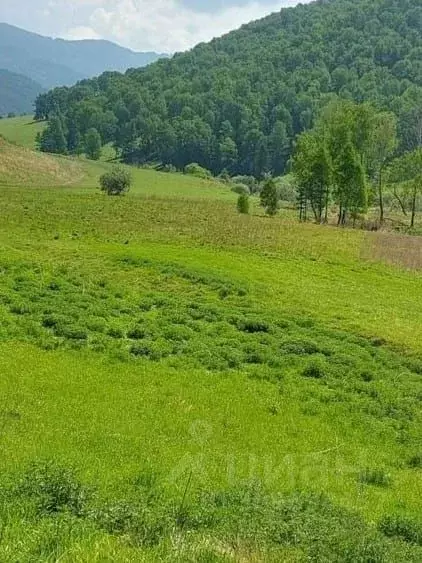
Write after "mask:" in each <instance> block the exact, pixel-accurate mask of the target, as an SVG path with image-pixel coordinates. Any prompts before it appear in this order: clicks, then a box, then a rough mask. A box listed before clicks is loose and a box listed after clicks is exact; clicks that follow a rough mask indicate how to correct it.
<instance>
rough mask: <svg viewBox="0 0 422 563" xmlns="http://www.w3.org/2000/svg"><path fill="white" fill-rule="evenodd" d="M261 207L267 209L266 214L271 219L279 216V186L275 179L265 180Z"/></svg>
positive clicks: (261, 195)
mask: <svg viewBox="0 0 422 563" xmlns="http://www.w3.org/2000/svg"><path fill="white" fill-rule="evenodd" d="M260 201H261V206H262V207H263V208H264V209H265V213H266V214H267V215H269V216H270V217H273V216H274V215H276V214H277V209H278V195H277V186H276V183H275V181H274V179H273V178H268V179H267V180H265V182H264V185H263V188H262V190H261V193H260Z"/></svg>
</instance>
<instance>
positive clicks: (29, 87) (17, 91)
mask: <svg viewBox="0 0 422 563" xmlns="http://www.w3.org/2000/svg"><path fill="white" fill-rule="evenodd" d="M43 90H44V89H43V88H42V86H40V84H38V83H37V82H35V81H34V80H31V78H28V77H27V76H23V75H22V74H15V73H14V72H9V71H8V70H3V69H0V115H3V114H7V113H11V112H13V113H29V112H31V111H33V109H34V102H35V99H36V97H37V96H38V95H39V94H41V92H43Z"/></svg>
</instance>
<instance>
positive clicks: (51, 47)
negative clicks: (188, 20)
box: [0, 23, 160, 88]
mask: <svg viewBox="0 0 422 563" xmlns="http://www.w3.org/2000/svg"><path fill="white" fill-rule="evenodd" d="M159 56H160V55H158V54H157V53H135V52H134V51H131V50H130V49H125V48H123V47H120V46H119V45H116V44H114V43H111V42H109V41H95V40H87V41H65V40H63V39H51V38H49V37H42V36H41V35H37V34H35V33H30V32H28V31H25V30H23V29H19V28H17V27H14V26H11V25H8V24H6V23H0V68H5V69H7V70H10V71H13V72H17V73H19V74H24V75H25V76H28V77H30V78H32V79H33V80H35V81H37V82H39V83H40V84H41V85H42V86H44V87H46V88H51V87H54V86H64V85H71V84H74V83H75V82H77V81H78V80H81V79H83V78H88V77H91V76H95V75H97V74H100V73H101V72H104V71H106V70H116V71H125V70H126V69H128V68H131V67H141V66H144V65H147V64H149V63H151V62H153V61H155V60H157V59H158V58H159Z"/></svg>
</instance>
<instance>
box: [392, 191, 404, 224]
mask: <svg viewBox="0 0 422 563" xmlns="http://www.w3.org/2000/svg"><path fill="white" fill-rule="evenodd" d="M393 196H394V197H395V198H396V200H397V201H398V202H399V205H400V208H401V211H402V213H403V215H404V216H405V217H407V211H406V207H405V206H404V203H403V201H402V199H401V197H400V196H399V194H398V193H397V190H396V188H394V190H393Z"/></svg>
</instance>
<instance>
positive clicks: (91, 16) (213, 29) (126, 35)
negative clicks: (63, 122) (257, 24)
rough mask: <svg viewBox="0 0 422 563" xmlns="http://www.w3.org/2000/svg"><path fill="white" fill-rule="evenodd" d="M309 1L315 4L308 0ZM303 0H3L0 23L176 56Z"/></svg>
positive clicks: (54, 35)
mask: <svg viewBox="0 0 422 563" xmlns="http://www.w3.org/2000/svg"><path fill="white" fill-rule="evenodd" d="M303 1H305V2H306V1H309V0H303ZM297 3H298V0H0V21H4V22H8V23H11V24H13V25H17V26H19V27H23V28H25V29H28V30H30V31H35V32H38V33H41V34H43V35H48V36H53V37H65V38H69V39H85V38H104V39H110V40H111V41H115V42H117V43H120V44H121V45H124V46H125V47H130V48H132V49H134V50H138V51H147V50H154V51H160V52H174V51H182V50H185V49H188V48H190V47H192V46H193V45H195V44H196V43H199V42H201V41H208V40H210V39H212V38H213V37H216V36H219V35H222V34H223V33H226V32H227V31H230V30H231V29H235V28H237V27H239V26H240V25H241V24H242V23H246V22H249V21H251V20H253V19H258V18H260V17H263V16H265V15H266V14H268V13H270V12H274V11H278V10H280V8H282V7H284V6H293V5H295V4H297Z"/></svg>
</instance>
